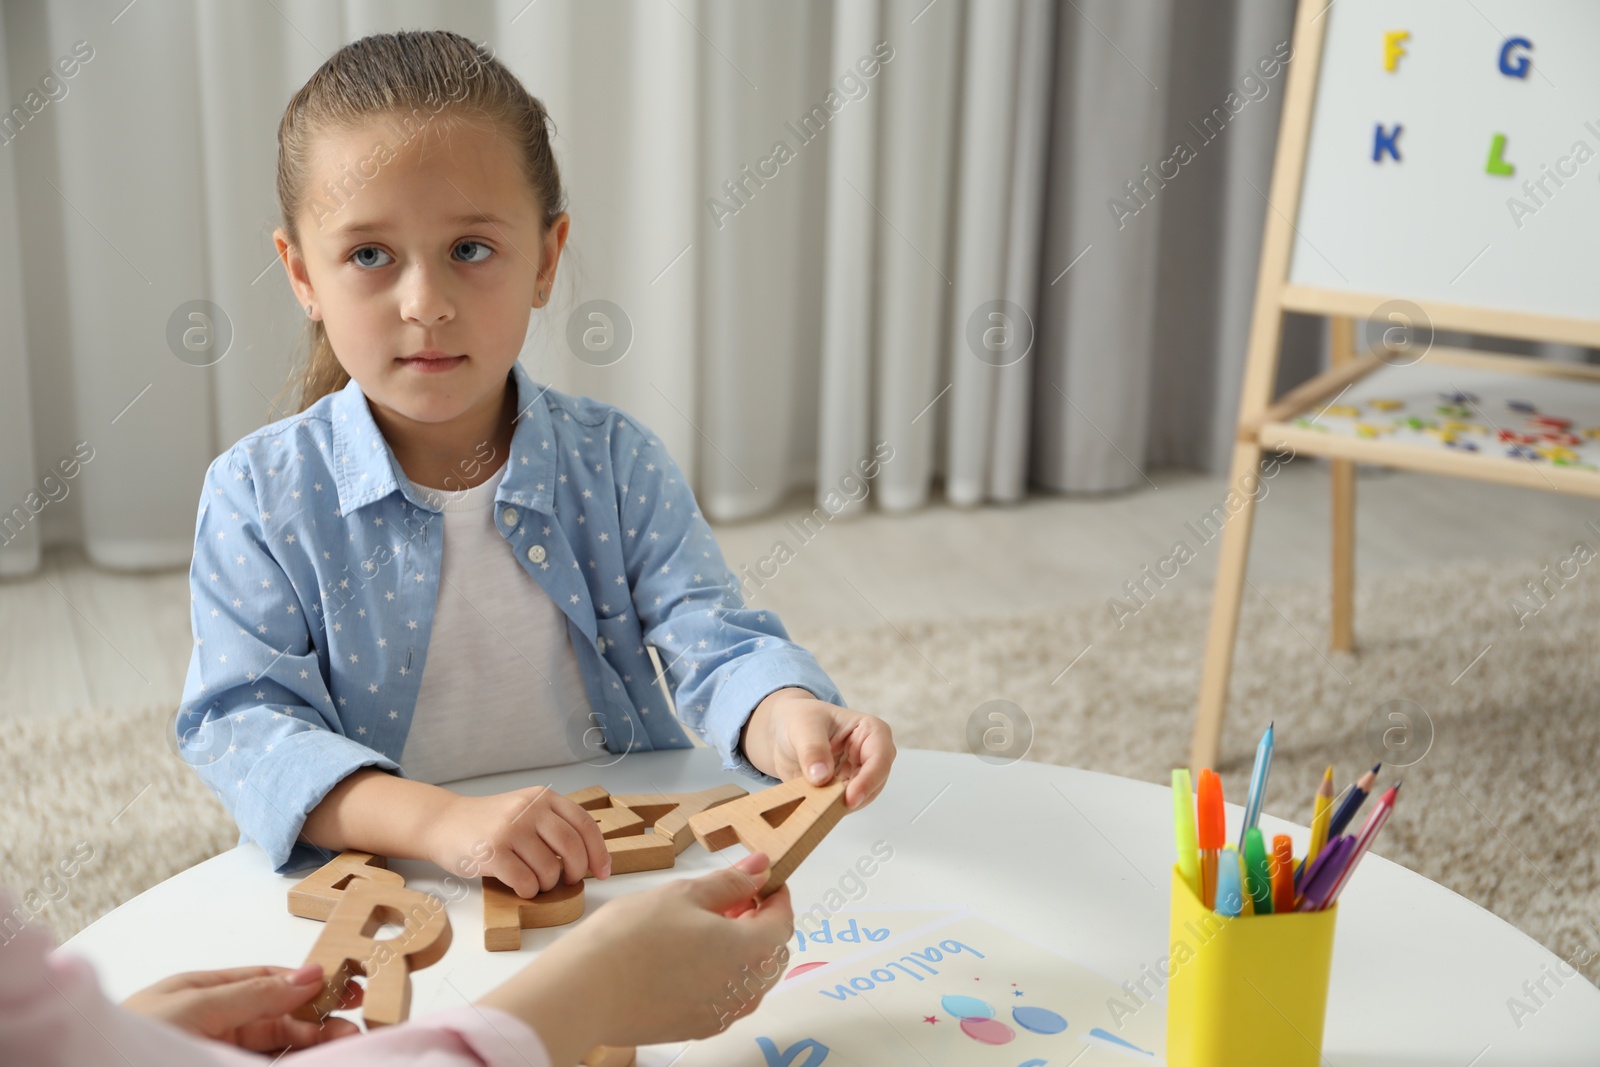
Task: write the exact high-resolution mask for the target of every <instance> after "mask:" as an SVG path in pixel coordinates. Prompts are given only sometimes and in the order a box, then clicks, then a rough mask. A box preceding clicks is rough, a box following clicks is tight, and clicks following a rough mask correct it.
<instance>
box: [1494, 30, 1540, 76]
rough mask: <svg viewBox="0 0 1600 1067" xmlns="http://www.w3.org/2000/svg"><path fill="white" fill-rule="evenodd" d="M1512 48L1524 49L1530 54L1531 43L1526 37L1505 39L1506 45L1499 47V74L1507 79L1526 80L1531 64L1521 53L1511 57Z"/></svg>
mask: <svg viewBox="0 0 1600 1067" xmlns="http://www.w3.org/2000/svg"><path fill="white" fill-rule="evenodd" d="M1513 48H1526V49H1528V50H1529V51H1530V52H1531V51H1532V50H1533V42H1532V41H1530V40H1528V39H1527V38H1526V37H1507V38H1506V43H1505V44H1503V45H1501V46H1500V73H1501V74H1504V75H1505V76H1506V77H1508V78H1526V77H1527V76H1528V68H1529V67H1531V66H1532V65H1533V63H1532V62H1531V61H1530V60H1529V59H1528V57H1527V56H1525V55H1522V54H1521V53H1518V54H1517V55H1516V56H1513V55H1512V54H1511V50H1512V49H1513Z"/></svg>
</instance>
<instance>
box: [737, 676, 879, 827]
mask: <svg viewBox="0 0 1600 1067" xmlns="http://www.w3.org/2000/svg"><path fill="white" fill-rule="evenodd" d="M744 752H745V758H747V759H748V760H749V761H750V762H751V763H753V764H754V765H755V766H756V769H757V770H760V771H764V772H765V773H767V774H770V775H772V776H773V777H775V778H782V779H783V780H784V781H788V780H789V779H790V778H798V777H800V776H802V775H804V777H805V779H806V781H808V782H810V783H811V784H812V785H826V784H827V783H828V782H831V781H833V779H834V777H835V775H837V776H838V777H839V778H840V779H841V780H847V781H848V782H849V785H847V786H846V787H845V791H844V802H845V807H846V808H847V809H848V810H850V811H855V810H856V809H858V808H861V807H864V806H866V805H867V804H870V803H871V802H872V800H873V799H874V798H875V797H876V796H877V795H878V793H879V792H880V791H882V789H883V787H884V784H885V783H886V782H888V780H889V765H890V764H892V763H893V762H894V754H895V747H894V737H893V731H891V730H890V729H889V724H888V723H886V722H884V721H883V720H882V719H880V718H878V717H877V716H875V715H867V714H864V713H863V712H859V711H851V710H850V709H849V708H841V707H840V706H839V705H837V704H830V703H829V702H827V701H826V700H818V699H817V698H816V697H815V696H813V695H812V694H811V693H810V691H808V690H805V689H798V688H788V689H779V690H777V691H776V692H773V693H769V694H768V695H767V697H766V698H765V699H764V700H762V701H761V703H760V704H758V705H757V706H756V710H755V712H754V713H752V714H751V716H750V721H749V722H748V723H746V724H745V730H744Z"/></svg>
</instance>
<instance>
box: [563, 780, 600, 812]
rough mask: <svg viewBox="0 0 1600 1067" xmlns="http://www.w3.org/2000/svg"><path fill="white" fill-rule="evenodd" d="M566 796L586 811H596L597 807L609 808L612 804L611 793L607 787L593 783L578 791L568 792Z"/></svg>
mask: <svg viewBox="0 0 1600 1067" xmlns="http://www.w3.org/2000/svg"><path fill="white" fill-rule="evenodd" d="M566 796H567V799H568V800H570V801H572V802H573V803H575V804H577V805H578V807H580V808H583V809H584V810H585V811H594V810H595V809H596V808H609V807H610V806H611V794H610V793H608V792H606V787H605V786H603V785H591V786H588V787H586V788H584V789H580V790H578V791H577V792H576V793H568V794H567V795H566Z"/></svg>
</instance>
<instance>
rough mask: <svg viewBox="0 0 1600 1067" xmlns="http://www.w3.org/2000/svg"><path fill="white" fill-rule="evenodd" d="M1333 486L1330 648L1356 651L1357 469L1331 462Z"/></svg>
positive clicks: (1350, 463)
mask: <svg viewBox="0 0 1600 1067" xmlns="http://www.w3.org/2000/svg"><path fill="white" fill-rule="evenodd" d="M1330 463H1331V466H1332V471H1331V476H1332V482H1333V610H1332V616H1333V627H1332V632H1331V635H1330V636H1329V639H1328V648H1329V649H1331V650H1332V651H1334V652H1349V651H1351V650H1352V649H1353V648H1355V579H1356V465H1355V461H1354V460H1348V459H1336V460H1332V461H1330Z"/></svg>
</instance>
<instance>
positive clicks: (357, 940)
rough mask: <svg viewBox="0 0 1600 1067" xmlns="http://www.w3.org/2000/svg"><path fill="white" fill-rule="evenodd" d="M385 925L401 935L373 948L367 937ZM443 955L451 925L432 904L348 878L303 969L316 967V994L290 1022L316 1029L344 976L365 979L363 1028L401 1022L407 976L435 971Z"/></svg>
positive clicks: (407, 1010)
mask: <svg viewBox="0 0 1600 1067" xmlns="http://www.w3.org/2000/svg"><path fill="white" fill-rule="evenodd" d="M385 923H398V924H400V925H401V926H403V927H404V928H405V929H404V930H402V931H401V933H400V934H398V935H397V936H395V937H392V938H385V939H383V940H379V939H378V938H376V937H374V936H373V935H374V934H376V933H377V932H378V928H379V927H381V926H383V925H384V924H385ZM449 948H450V919H449V917H448V916H447V915H445V911H444V902H443V901H442V900H440V899H439V898H438V897H435V896H431V895H429V894H427V893H419V892H417V891H416V890H415V889H406V888H404V887H403V886H396V885H389V884H387V883H384V882H380V881H377V880H375V879H372V878H354V879H352V880H351V882H350V884H349V886H347V887H346V888H345V890H344V892H343V894H342V895H341V896H340V898H339V901H338V903H337V904H335V905H334V907H333V911H332V913H331V914H329V916H328V925H327V926H326V927H325V928H324V929H323V931H322V934H321V936H319V937H318V938H317V943H316V944H315V945H313V946H311V954H310V955H309V956H307V957H306V962H307V963H320V964H322V975H323V979H322V993H321V995H319V996H318V997H317V999H315V1000H313V1001H311V1002H310V1003H309V1004H306V1005H304V1006H302V1007H300V1008H297V1009H296V1010H295V1012H294V1014H295V1016H296V1017H297V1018H301V1019H307V1020H309V1021H311V1022H317V1021H320V1020H321V1019H322V1018H323V1017H325V1016H326V1015H327V1014H328V1013H329V1012H331V1011H333V1010H335V1009H336V1008H337V1007H338V1006H339V998H340V995H341V994H342V993H343V991H344V988H345V985H346V983H347V982H349V980H350V976H351V975H354V974H364V975H366V976H367V985H366V993H365V996H364V997H363V999H362V1007H361V1017H362V1020H363V1021H364V1022H365V1023H366V1024H367V1028H368V1029H369V1030H370V1029H371V1028H372V1027H374V1026H386V1025H389V1024H391V1023H399V1022H404V1021H405V1020H406V1018H407V1017H408V1016H409V1015H410V1014H411V972H412V971H415V970H420V969H421V968H423V967H427V966H429V965H431V964H434V963H437V962H438V961H439V960H440V959H441V958H442V957H443V956H444V954H445V952H446V951H447V950H448V949H449Z"/></svg>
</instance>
